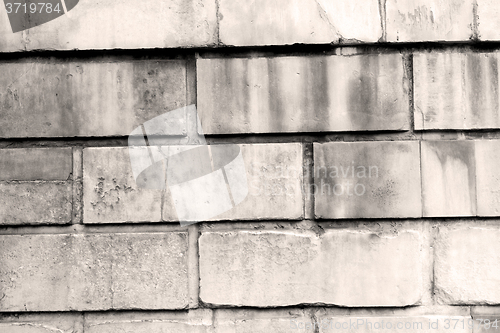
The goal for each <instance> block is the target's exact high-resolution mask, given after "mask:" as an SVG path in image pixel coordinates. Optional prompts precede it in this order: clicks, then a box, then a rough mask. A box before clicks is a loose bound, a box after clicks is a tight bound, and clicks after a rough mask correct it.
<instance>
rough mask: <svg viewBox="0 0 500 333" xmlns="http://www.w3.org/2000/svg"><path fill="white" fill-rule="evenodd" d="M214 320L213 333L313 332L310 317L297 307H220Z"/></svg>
mask: <svg viewBox="0 0 500 333" xmlns="http://www.w3.org/2000/svg"><path fill="white" fill-rule="evenodd" d="M215 322H216V326H215V331H214V332H215V333H232V332H239V333H251V332H255V333H265V332H266V333H267V332H311V333H312V332H315V331H314V324H313V321H312V319H311V317H310V316H308V315H307V314H305V313H304V311H303V310H297V309H286V310H267V309H266V310H264V311H262V310H236V309H228V310H226V309H220V310H216V311H215Z"/></svg>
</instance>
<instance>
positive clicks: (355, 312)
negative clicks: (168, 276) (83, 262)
mask: <svg viewBox="0 0 500 333" xmlns="http://www.w3.org/2000/svg"><path fill="white" fill-rule="evenodd" d="M304 305H306V307H303V306H301V304H297V305H286V306H275V307H252V306H241V307H237V306H228V307H220V306H216V307H206V306H199V307H198V308H194V309H179V310H171V309H165V310H162V309H123V310H116V309H106V310H92V311H74V310H72V311H51V312H49V311H28V312H24V311H23V312H18V311H13V312H0V318H1V316H7V317H8V316H20V317H22V316H23V315H24V316H29V315H40V316H51V315H53V316H59V315H75V316H77V315H82V314H83V315H101V314H109V315H112V314H120V313H134V314H139V313H147V314H154V313H157V314H169V313H170V314H177V313H184V314H187V313H189V312H196V311H198V310H200V309H208V310H214V311H217V310H227V309H229V310H234V311H236V312H244V311H246V310H251V311H255V312H262V313H266V312H272V311H273V310H280V311H283V312H287V310H294V311H302V310H309V311H311V310H313V311H321V310H322V309H323V308H329V309H338V310H340V311H341V313H339V314H332V316H339V317H353V316H359V315H363V316H376V315H377V312H380V314H384V315H383V317H398V316H401V315H402V314H404V311H405V310H412V309H414V310H417V309H421V310H422V311H424V312H422V313H419V312H415V313H411V312H410V313H409V314H408V316H409V317H421V316H428V315H433V314H432V313H426V312H425V310H431V311H432V310H436V313H435V314H434V315H445V316H446V315H453V312H457V313H459V312H460V308H463V307H466V306H477V305H475V304H470V305H460V306H456V305H439V306H437V307H436V306H432V305H431V306H428V305H409V306H401V307H397V306H387V307H379V306H372V307H343V306H337V305H325V306H324V305H315V304H314V303H311V304H304ZM481 307H487V308H498V305H490V306H481ZM457 308H458V309H457ZM344 311H349V313H342V312H344ZM369 311H370V312H369ZM373 311H374V312H373ZM391 311H396V313H395V314H392V313H390V312H391ZM448 311H450V312H449V313H448ZM359 312H361V313H359ZM477 316H481V315H477ZM0 323H9V321H2V320H1V319H0Z"/></svg>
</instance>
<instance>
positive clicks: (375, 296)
mask: <svg viewBox="0 0 500 333" xmlns="http://www.w3.org/2000/svg"><path fill="white" fill-rule="evenodd" d="M199 246H200V250H199V251H200V252H199V253H200V298H201V300H202V301H203V302H206V303H210V304H216V305H234V306H258V307H269V306H287V305H294V304H302V303H326V304H336V305H341V306H352V307H356V306H405V305H412V304H417V303H418V302H419V301H420V298H421V295H422V292H423V287H422V286H423V281H422V275H423V274H422V258H420V256H421V252H420V250H421V237H420V235H419V234H418V233H417V232H415V231H402V232H400V233H399V234H398V235H397V236H393V235H391V236H390V237H387V236H379V235H376V234H373V233H363V232H353V231H346V230H327V231H326V233H325V234H323V235H322V236H320V237H318V236H317V235H316V234H313V233H299V232H286V231H283V232H273V231H239V232H236V231H230V232H208V233H203V234H202V235H201V236H200V239H199Z"/></svg>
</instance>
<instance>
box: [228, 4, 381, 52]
mask: <svg viewBox="0 0 500 333" xmlns="http://www.w3.org/2000/svg"><path fill="white" fill-rule="evenodd" d="M219 6H220V7H219V10H220V23H219V24H220V38H221V41H222V43H224V44H227V45H237V46H251V45H283V44H296V43H302V44H314V43H321V44H328V43H332V42H334V43H337V42H339V41H340V40H341V41H343V42H346V41H350V40H354V41H356V42H357V41H362V42H371V43H374V42H377V41H378V40H379V39H380V38H381V37H382V23H381V19H380V11H379V3H378V1H376V0H369V1H362V0H353V1H349V2H346V1H341V0H318V1H299V0H292V1H289V0H282V1H265V0H259V1H231V0H222V1H220V2H219Z"/></svg>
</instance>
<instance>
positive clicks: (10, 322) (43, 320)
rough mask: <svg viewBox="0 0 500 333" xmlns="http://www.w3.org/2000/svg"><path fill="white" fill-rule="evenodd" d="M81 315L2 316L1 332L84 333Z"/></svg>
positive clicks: (0, 321) (0, 322)
mask: <svg viewBox="0 0 500 333" xmlns="http://www.w3.org/2000/svg"><path fill="white" fill-rule="evenodd" d="M82 319H83V317H82V315H81V314H70V313H50V314H49V313H42V314H33V313H30V314H2V315H0V331H1V332H5V333H55V332H57V333H83V320H82Z"/></svg>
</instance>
